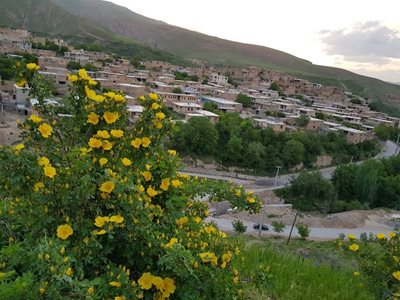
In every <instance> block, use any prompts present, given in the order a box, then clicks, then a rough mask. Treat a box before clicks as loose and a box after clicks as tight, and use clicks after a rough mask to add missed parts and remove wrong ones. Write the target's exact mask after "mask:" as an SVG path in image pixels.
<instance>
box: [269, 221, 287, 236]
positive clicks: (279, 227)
mask: <svg viewBox="0 0 400 300" xmlns="http://www.w3.org/2000/svg"><path fill="white" fill-rule="evenodd" d="M271 225H272V229H273V230H274V231H275V232H276V233H280V232H283V231H284V230H285V228H286V226H285V224H283V223H282V222H278V221H273V222H272V223H271Z"/></svg>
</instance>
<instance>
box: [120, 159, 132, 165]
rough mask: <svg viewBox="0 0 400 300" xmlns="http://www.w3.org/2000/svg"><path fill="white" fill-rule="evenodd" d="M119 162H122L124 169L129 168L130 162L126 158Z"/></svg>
mask: <svg viewBox="0 0 400 300" xmlns="http://www.w3.org/2000/svg"><path fill="white" fill-rule="evenodd" d="M121 161H122V164H123V165H124V166H125V167H129V166H130V165H131V164H132V162H131V160H130V159H129V158H126V157H124V158H122V159H121Z"/></svg>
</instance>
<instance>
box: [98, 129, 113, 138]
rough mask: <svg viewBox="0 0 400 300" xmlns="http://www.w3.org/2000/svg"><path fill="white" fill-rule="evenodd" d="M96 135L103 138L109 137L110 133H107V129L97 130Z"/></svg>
mask: <svg viewBox="0 0 400 300" xmlns="http://www.w3.org/2000/svg"><path fill="white" fill-rule="evenodd" d="M96 135H97V136H98V137H100V138H103V139H108V138H110V134H109V133H108V131H107V130H97V134H96Z"/></svg>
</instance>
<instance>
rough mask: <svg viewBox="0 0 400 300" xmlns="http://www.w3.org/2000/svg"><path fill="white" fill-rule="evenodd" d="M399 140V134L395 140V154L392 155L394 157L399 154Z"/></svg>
mask: <svg viewBox="0 0 400 300" xmlns="http://www.w3.org/2000/svg"><path fill="white" fill-rule="evenodd" d="M399 140H400V133H399V134H398V135H397V140H396V145H397V146H396V152H395V153H394V154H395V155H399V152H400V145H399Z"/></svg>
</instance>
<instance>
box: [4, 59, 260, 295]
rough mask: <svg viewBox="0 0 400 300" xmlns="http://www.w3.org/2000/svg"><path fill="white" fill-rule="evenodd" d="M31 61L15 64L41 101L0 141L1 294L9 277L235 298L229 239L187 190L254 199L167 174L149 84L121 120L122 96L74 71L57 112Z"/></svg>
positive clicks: (39, 287)
mask: <svg viewBox="0 0 400 300" xmlns="http://www.w3.org/2000/svg"><path fill="white" fill-rule="evenodd" d="M37 69H38V66H36V65H33V64H29V65H27V68H24V70H21V72H20V74H21V75H20V76H23V77H24V78H20V80H25V81H26V82H27V84H29V86H30V87H31V91H33V93H34V94H33V95H34V96H35V97H37V99H38V101H39V104H38V105H37V106H35V111H36V112H35V114H34V115H32V116H31V117H30V118H28V119H26V120H25V121H24V122H23V123H22V124H21V125H20V127H21V128H22V129H23V133H22V135H21V137H22V139H23V141H22V142H21V143H20V144H18V145H15V146H13V147H4V148H0V186H1V187H2V188H1V189H0V199H1V202H0V247H1V248H0V298H2V299H18V298H12V297H11V298H10V297H9V296H8V294H4V293H8V292H10V289H11V288H13V289H14V287H15V291H16V292H18V291H20V290H21V289H23V291H22V292H21V293H23V294H24V298H23V299H42V298H46V299H119V300H121V299H137V298H143V299H167V298H170V297H171V298H174V299H213V298H215V299H237V298H238V297H239V290H240V288H241V286H242V285H241V283H240V281H239V273H238V270H236V269H234V268H233V266H232V265H231V260H232V259H233V257H235V256H236V255H238V253H239V249H238V248H237V245H236V244H234V243H232V242H229V241H228V240H227V239H226V234H224V233H223V232H221V231H219V230H218V229H217V228H216V226H214V225H213V224H207V223H205V222H204V218H205V217H206V216H207V215H208V212H207V206H206V204H205V203H203V202H201V201H200V200H196V199H199V198H201V197H204V196H205V195H208V196H209V198H210V199H211V201H218V200H220V199H224V200H229V201H230V202H231V205H232V206H234V207H238V208H239V209H246V210H248V211H249V212H251V213H252V212H256V211H258V210H259V208H260V201H259V199H258V198H256V197H254V196H251V195H249V194H248V193H246V192H245V190H244V189H243V188H242V187H237V186H234V185H232V184H230V183H222V182H219V181H218V182H217V181H206V180H197V179H196V178H191V177H189V176H186V175H183V174H179V173H177V167H178V165H179V161H178V158H177V157H176V152H175V151H174V150H168V149H165V148H164V144H163V141H164V139H165V138H166V135H167V134H168V133H169V132H170V130H171V128H172V122H171V120H170V119H169V118H166V117H165V115H164V113H163V109H164V108H163V104H162V102H161V101H160V99H159V98H158V96H157V95H156V94H149V95H148V96H146V97H145V96H142V97H140V101H141V104H142V105H143V106H144V107H145V110H144V112H143V114H142V116H141V118H140V119H139V120H138V121H137V123H136V125H135V127H133V128H128V127H127V126H128V123H127V121H128V118H127V113H126V102H125V98H124V96H123V95H122V94H119V93H115V92H107V93H104V94H102V93H99V91H97V90H95V89H94V87H95V86H96V82H95V81H94V80H93V79H91V78H90V77H89V76H88V75H87V73H86V71H85V70H79V72H78V74H77V75H71V76H69V80H70V81H71V83H72V85H71V87H70V95H69V96H68V97H67V99H65V102H64V103H65V104H64V109H65V111H66V113H68V114H67V117H66V115H65V114H63V115H58V114H57V113H56V110H55V107H52V106H49V105H46V104H45V102H44V99H45V97H46V90H44V89H43V88H42V87H41V85H40V82H39V77H37V73H35V70H37ZM7 291H8V292H7ZM1 296H5V297H1Z"/></svg>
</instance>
